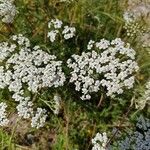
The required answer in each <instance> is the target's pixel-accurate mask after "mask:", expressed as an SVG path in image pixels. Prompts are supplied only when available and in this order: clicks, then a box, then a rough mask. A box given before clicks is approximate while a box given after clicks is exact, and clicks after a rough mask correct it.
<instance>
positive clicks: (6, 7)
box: [0, 0, 17, 23]
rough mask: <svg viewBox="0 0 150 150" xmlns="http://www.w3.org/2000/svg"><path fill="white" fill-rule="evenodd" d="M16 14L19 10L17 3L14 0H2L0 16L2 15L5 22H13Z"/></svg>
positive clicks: (0, 2)
mask: <svg viewBox="0 0 150 150" xmlns="http://www.w3.org/2000/svg"><path fill="white" fill-rule="evenodd" d="M16 14H17V10H16V7H15V5H14V4H13V1H11V0H3V1H0V17H2V21H3V22H5V23H12V22H13V20H14V17H15V15H16Z"/></svg>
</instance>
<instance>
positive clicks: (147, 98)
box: [135, 80, 150, 110]
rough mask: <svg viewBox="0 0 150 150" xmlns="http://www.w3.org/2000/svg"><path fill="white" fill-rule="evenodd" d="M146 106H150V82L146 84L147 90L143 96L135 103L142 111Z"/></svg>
mask: <svg viewBox="0 0 150 150" xmlns="http://www.w3.org/2000/svg"><path fill="white" fill-rule="evenodd" d="M146 104H150V80H149V81H148V82H147V84H146V90H145V92H144V94H143V96H142V97H140V98H139V99H137V100H136V101H135V106H136V108H137V109H140V110H142V109H143V108H144V107H145V105H146Z"/></svg>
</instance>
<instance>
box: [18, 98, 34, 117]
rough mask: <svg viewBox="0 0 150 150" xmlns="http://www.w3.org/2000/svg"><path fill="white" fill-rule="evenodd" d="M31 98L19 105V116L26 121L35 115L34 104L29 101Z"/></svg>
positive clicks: (25, 99)
mask: <svg viewBox="0 0 150 150" xmlns="http://www.w3.org/2000/svg"><path fill="white" fill-rule="evenodd" d="M29 100H30V97H26V98H24V100H21V101H20V102H19V104H18V105H17V107H16V108H17V111H18V116H20V117H23V118H24V119H27V118H30V117H31V116H32V114H33V108H32V106H33V103H32V102H30V101H29Z"/></svg>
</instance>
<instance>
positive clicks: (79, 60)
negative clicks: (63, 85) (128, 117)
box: [67, 38, 138, 100]
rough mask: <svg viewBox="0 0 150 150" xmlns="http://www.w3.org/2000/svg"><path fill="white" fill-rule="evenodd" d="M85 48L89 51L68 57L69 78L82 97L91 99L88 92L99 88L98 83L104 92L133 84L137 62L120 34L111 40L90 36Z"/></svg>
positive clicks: (112, 93)
mask: <svg viewBox="0 0 150 150" xmlns="http://www.w3.org/2000/svg"><path fill="white" fill-rule="evenodd" d="M87 48H88V49H89V50H91V52H87V53H85V52H83V53H82V54H81V55H72V58H71V59H68V61H67V64H68V67H69V68H70V69H71V70H72V71H71V79H70V82H72V83H74V84H75V90H77V91H81V92H82V97H81V99H82V100H85V99H90V98H91V96H90V93H92V92H98V91H99V90H100V88H101V87H103V88H106V89H107V96H114V94H121V93H123V91H124V89H125V88H127V89H130V88H132V87H133V84H134V75H133V73H134V72H136V71H138V65H137V63H136V62H135V51H134V50H133V49H132V48H130V45H129V44H125V43H124V42H123V41H121V39H119V38H116V39H115V40H112V41H111V42H110V41H108V40H105V39H102V40H100V42H95V41H92V40H91V41H90V42H89V44H88V46H87Z"/></svg>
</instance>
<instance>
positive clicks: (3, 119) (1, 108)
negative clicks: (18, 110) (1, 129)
mask: <svg viewBox="0 0 150 150" xmlns="http://www.w3.org/2000/svg"><path fill="white" fill-rule="evenodd" d="M6 108H7V105H6V103H3V102H1V103H0V126H6V125H7V124H8V123H9V120H8V119H7V116H6V115H7V114H6V112H5V111H6Z"/></svg>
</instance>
